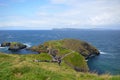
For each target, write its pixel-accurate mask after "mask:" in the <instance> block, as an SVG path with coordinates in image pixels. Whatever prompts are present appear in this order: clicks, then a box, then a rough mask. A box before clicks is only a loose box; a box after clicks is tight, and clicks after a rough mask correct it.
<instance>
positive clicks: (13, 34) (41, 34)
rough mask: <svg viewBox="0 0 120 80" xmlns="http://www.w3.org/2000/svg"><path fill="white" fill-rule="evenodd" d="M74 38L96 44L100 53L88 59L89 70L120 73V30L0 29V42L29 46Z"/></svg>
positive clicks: (4, 49) (4, 50)
mask: <svg viewBox="0 0 120 80" xmlns="http://www.w3.org/2000/svg"><path fill="white" fill-rule="evenodd" d="M64 38H75V39H80V40H84V41H87V42H89V43H90V44H92V45H94V46H96V47H97V48H98V49H99V50H100V52H101V54H100V55H99V56H97V57H93V58H91V59H89V60H88V65H89V68H90V71H95V72H98V73H100V74H101V73H110V74H120V58H119V57H120V31H112V30H111V31H110V30H108V31H107V30H106V31H105V30H104V31H102V30H101V31H98V30H91V31H90V30H84V31H82V30H77V31H56V30H39V31H35V30H32V31H29V30H24V31H22V30H18V31H12V30H11V31H0V43H2V42H4V41H17V42H22V43H25V44H27V45H28V46H29V47H30V46H33V45H38V44H42V43H43V42H45V41H49V40H58V39H64ZM0 51H1V52H7V53H11V52H10V51H8V50H7V48H2V47H0ZM16 53H19V54H27V53H32V52H28V51H25V50H22V51H20V52H16Z"/></svg>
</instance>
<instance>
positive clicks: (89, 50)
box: [62, 39, 100, 59]
mask: <svg viewBox="0 0 120 80" xmlns="http://www.w3.org/2000/svg"><path fill="white" fill-rule="evenodd" d="M62 42H63V47H64V48H68V49H71V50H74V51H76V52H78V53H80V54H81V55H83V56H84V57H85V58H86V59H88V58H89V57H91V56H96V55H99V54H100V52H99V50H97V48H95V47H94V46H92V45H91V44H89V43H87V42H85V41H81V40H76V39H64V40H62Z"/></svg>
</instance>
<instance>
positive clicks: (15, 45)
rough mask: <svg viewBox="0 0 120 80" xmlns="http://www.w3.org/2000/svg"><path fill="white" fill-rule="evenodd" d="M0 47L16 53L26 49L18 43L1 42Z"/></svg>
mask: <svg viewBox="0 0 120 80" xmlns="http://www.w3.org/2000/svg"><path fill="white" fill-rule="evenodd" d="M1 47H8V50H11V51H17V50H21V49H24V48H26V47H27V46H26V45H24V44H22V43H19V42H3V43H1Z"/></svg>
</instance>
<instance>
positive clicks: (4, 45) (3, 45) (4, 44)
mask: <svg viewBox="0 0 120 80" xmlns="http://www.w3.org/2000/svg"><path fill="white" fill-rule="evenodd" d="M7 46H10V42H3V43H1V47H7Z"/></svg>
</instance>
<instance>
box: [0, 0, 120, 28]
mask: <svg viewBox="0 0 120 80" xmlns="http://www.w3.org/2000/svg"><path fill="white" fill-rule="evenodd" d="M53 28H77V29H101V28H103V29H120V0H0V30H44V29H45V30H46V29H53Z"/></svg>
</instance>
